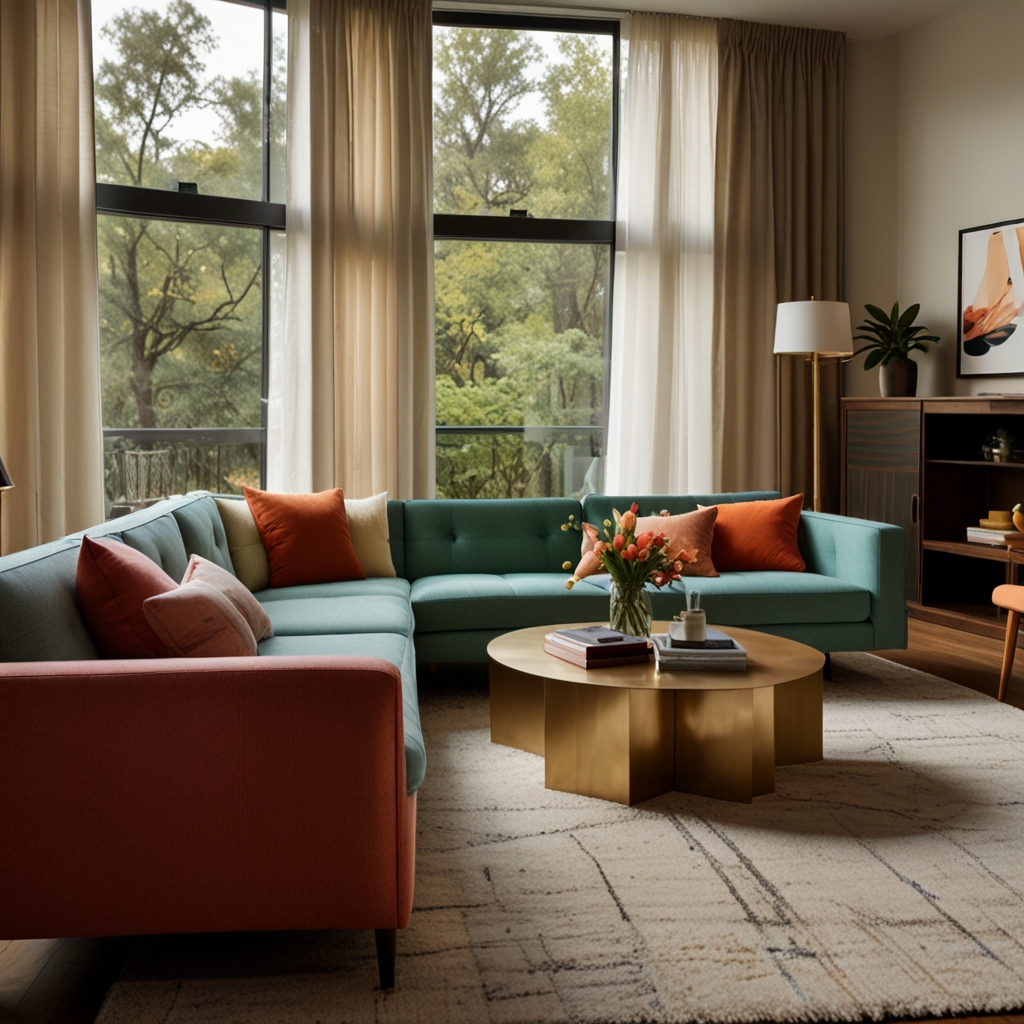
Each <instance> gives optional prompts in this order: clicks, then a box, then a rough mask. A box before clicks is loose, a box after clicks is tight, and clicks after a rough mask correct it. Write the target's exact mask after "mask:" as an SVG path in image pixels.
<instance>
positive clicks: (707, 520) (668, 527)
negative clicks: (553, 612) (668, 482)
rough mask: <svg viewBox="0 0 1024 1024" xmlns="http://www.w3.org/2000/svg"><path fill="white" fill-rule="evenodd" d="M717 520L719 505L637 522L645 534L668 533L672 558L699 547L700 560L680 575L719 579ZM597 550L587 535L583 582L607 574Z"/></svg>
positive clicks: (581, 569) (579, 576) (578, 573)
mask: <svg viewBox="0 0 1024 1024" xmlns="http://www.w3.org/2000/svg"><path fill="white" fill-rule="evenodd" d="M717 518H718V506H717V505H716V506H712V507H711V508H704V509H698V510H697V511H696V512H683V513H681V514H680V515H677V516H641V517H640V518H639V519H637V521H636V532H637V533H638V534H641V533H646V532H647V531H648V530H653V531H654V532H655V533H663V534H665V536H666V538H667V539H668V553H669V556H670V557H672V558H675V557H677V556H678V554H679V552H680V551H683V550H684V549H685V550H687V551H690V550H692V549H693V548H696V549H697V561H696V562H693V563H692V564H690V563H688V562H683V568H682V569H681V570H680V575H682V576H717V575H718V573H717V571H716V570H715V563H714V561H713V558H712V547H713V540H712V538H713V536H714V533H715V520H716V519H717ZM593 548H594V544H593V541H591V540H590V538H589V537H587V535H586V534H584V535H583V543H582V547H581V553H582V555H583V557H582V558H581V559H580V564H579V565H578V566H576V572H575V573H574V575H575V576H576V578H577V579H580V580H581V579H583V578H584V577H586V576H593V575H594V574H596V573H601V572H604V571H605V570H604V568H603V567H602V565H601V563H600V561H599V559H598V557H597V555H595V554H594V550H593Z"/></svg>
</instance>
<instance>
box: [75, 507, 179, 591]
mask: <svg viewBox="0 0 1024 1024" xmlns="http://www.w3.org/2000/svg"><path fill="white" fill-rule="evenodd" d="M115 522H116V520H115ZM85 532H86V536H89V537H93V538H97V539H98V538H99V537H101V536H104V535H105V536H107V537H109V538H111V539H112V540H118V539H120V540H121V541H123V542H124V543H125V544H127V545H128V547H130V548H134V549H135V550H136V551H139V552H141V553H142V554H144V555H145V556H146V557H147V558H148V559H149V560H150V561H151V562H156V564H157V565H158V566H160V568H161V569H163V571H164V572H165V573H167V575H168V576H170V577H171V579H172V580H174V582H175V583H180V582H181V577H182V576H184V575H185V569H186V567H187V566H188V555H187V554H186V553H185V543H184V541H182V539H181V530H180V529H179V527H178V522H177V520H176V519H175V518H174V516H172V515H163V516H158V517H157V518H155V519H152V520H150V522H148V523H142V524H141V525H140V526H133V527H131V528H130V529H127V530H126V529H119V530H111V531H109V532H106V533H105V534H103V533H101V531H100V530H99V529H95V530H86V531H85Z"/></svg>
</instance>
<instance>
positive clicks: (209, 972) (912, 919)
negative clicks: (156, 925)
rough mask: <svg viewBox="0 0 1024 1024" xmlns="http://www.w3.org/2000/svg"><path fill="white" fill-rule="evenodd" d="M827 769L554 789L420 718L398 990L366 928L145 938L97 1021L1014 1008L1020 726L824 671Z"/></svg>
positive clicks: (1021, 974)
mask: <svg viewBox="0 0 1024 1024" xmlns="http://www.w3.org/2000/svg"><path fill="white" fill-rule="evenodd" d="M834 661H835V677H836V682H834V683H832V684H826V687H827V689H826V704H825V752H826V760H825V761H824V762H823V763H821V764H816V765H802V766H799V767H792V768H782V769H778V770H777V772H776V788H777V791H776V793H775V794H773V795H770V796H766V797H760V798H758V799H757V800H755V802H754V804H753V805H752V806H746V805H734V804H726V803H720V802H716V801H712V800H706V799H701V798H696V797H688V796H683V795H681V794H669V795H667V796H665V797H661V798H659V799H657V800H654V801H651V802H649V803H646V804H641V805H639V806H638V807H634V808H624V807H619V806H617V805H614V804H608V803H603V802H601V801H597V800H591V799H587V798H584V797H574V796H568V795H564V794H560V793H552V792H549V791H548V790H546V789H544V787H543V778H544V775H543V763H542V761H541V759H540V758H538V757H535V756H533V755H530V754H525V753H521V752H519V751H515V750H510V749H508V748H504V747H496V746H492V745H491V744H490V743H489V742H488V732H487V700H486V695H485V694H484V693H483V692H481V691H480V690H479V689H476V690H472V689H467V688H462V689H451V690H449V691H448V692H446V693H443V694H431V693H430V692H429V691H428V692H426V693H425V694H424V696H423V701H422V704H423V719H424V732H425V734H426V737H427V750H428V769H427V781H426V783H425V785H424V786H423V789H422V791H421V794H420V805H419V806H420V836H419V856H418V869H417V888H416V909H415V910H414V911H413V917H412V921H411V923H410V926H409V928H408V929H407V930H406V931H405V932H404V933H400V934H399V947H398V948H399V958H398V988H397V990H396V991H395V992H394V993H390V994H387V995H385V994H382V993H381V992H379V991H376V990H375V982H376V967H375V961H374V952H373V936H372V935H371V934H369V933H359V932H327V933H288V934H264V935H244V936H207V937H195V936H186V937H171V938H157V939H149V940H145V941H144V942H143V943H142V944H141V945H140V947H139V949H138V951H137V953H136V954H135V956H134V957H133V959H132V961H131V962H130V963H129V964H128V966H127V967H126V969H125V971H124V973H123V975H122V977H121V979H120V980H119V981H118V982H117V983H116V984H115V986H114V988H113V989H112V990H111V992H110V995H109V997H108V999H107V1002H106V1004H105V1005H104V1008H103V1010H102V1012H101V1014H100V1018H99V1019H100V1021H101V1022H102V1024H128V1022H131V1024H148V1022H156V1021H161V1022H168V1024H185V1022H189V1024H191V1022H211V1024H242V1022H246V1024H270V1022H275V1024H276V1022H282V1024H314V1022H320V1024H341V1022H353V1024H355V1022H364V1021H365V1022H369V1021H375V1022H376V1021H379V1022H396V1024H397V1022H405V1021H409V1022H414V1021H422V1022H436V1024H441V1022H449V1021H452V1022H474V1024H476V1022H492V1021H493V1022H506V1021H507V1022H533V1021H538V1022H539V1021H565V1022H569V1021H574V1022H575V1021H580V1022H596V1021H609V1022H610V1021H666V1022H668V1021H689V1020H698V1021H721V1022H727V1021H760V1020H780V1021H796V1020H807V1019H832V1020H858V1019H861V1018H864V1017H870V1018H878V1017H881V1016H883V1015H885V1014H893V1015H899V1016H903V1015H921V1014H944V1013H950V1012H963V1011H984V1010H988V1011H995V1010H1006V1009H1011V1008H1016V1007H1021V1006H1024V714H1022V713H1021V712H1020V711H1017V710H1015V709H1013V708H1011V707H1007V706H1005V705H1000V704H997V703H996V702H995V701H994V700H992V699H990V698H987V697H983V696H980V695H978V694H976V693H973V692H971V691H969V690H966V689H963V688H961V687H959V686H955V685H953V684H952V683H948V682H944V681H942V680H940V679H936V678H935V677H933V676H927V675H923V674H921V673H917V672H913V671H911V670H909V669H904V668H901V667H900V666H897V665H894V664H892V663H890V662H886V661H882V660H880V659H877V658H874V657H871V656H869V655H846V656H837V657H836V658H835V659H834Z"/></svg>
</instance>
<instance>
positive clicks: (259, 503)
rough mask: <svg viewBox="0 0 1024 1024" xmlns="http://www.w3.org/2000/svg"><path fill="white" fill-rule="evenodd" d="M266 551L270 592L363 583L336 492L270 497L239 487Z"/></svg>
mask: <svg viewBox="0 0 1024 1024" xmlns="http://www.w3.org/2000/svg"><path fill="white" fill-rule="evenodd" d="M245 500H246V501H247V502H248V503H249V508H251V509H252V516H253V519H255V520H256V529H258V530H259V531H260V540H262V541H263V547H264V549H265V550H266V552H267V561H268V562H269V563H270V585H271V586H272V587H299V586H303V585H305V584H308V583H338V582H340V581H342V580H365V579H366V573H365V572H363V567H362V565H361V564H360V562H359V557H358V556H357V555H356V550H355V548H354V547H353V546H352V535H351V533H350V532H349V528H348V517H347V516H346V515H345V493H344V492H343V491H342V489H341V488H340V487H336V488H334V490H333V491H321V492H320V493H319V494H272V493H270V492H269V491H257V490H255V489H254V488H252V487H246V488H245Z"/></svg>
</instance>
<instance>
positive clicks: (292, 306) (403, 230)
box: [269, 0, 434, 498]
mask: <svg viewBox="0 0 1024 1024" xmlns="http://www.w3.org/2000/svg"><path fill="white" fill-rule="evenodd" d="M288 6H289V35H290V52H291V53H292V54H293V57H294V58H295V63H294V65H293V67H294V70H293V77H294V79H295V83H294V87H292V88H290V90H289V103H290V105H292V104H294V109H295V112H297V113H293V114H292V115H291V116H290V123H289V128H290V129H291V128H294V131H292V132H290V135H289V147H290V149H291V150H292V152H291V153H290V155H289V195H288V221H289V224H288V235H289V239H288V257H287V260H288V267H287V278H286V280H287V283H286V299H285V303H286V310H285V324H284V330H283V338H282V339H280V346H281V347H282V348H283V349H284V351H283V353H282V354H281V356H280V358H278V357H275V358H274V361H273V362H272V371H273V370H274V369H277V370H278V372H279V374H282V375H283V376H282V377H281V378H280V379H279V381H278V383H277V384H276V385H275V384H274V383H273V381H272V384H271V388H272V395H271V398H272V400H271V409H270V415H271V422H270V428H271V432H272V435H273V437H272V441H271V452H270V455H271V458H270V465H269V469H270V485H271V486H281V484H282V482H283V483H284V484H285V487H286V489H295V490H301V489H306V488H307V487H312V489H314V490H321V489H324V488H328V487H334V486H341V487H344V488H345V492H346V494H349V495H351V496H352V497H364V496H368V495H371V494H376V493H379V492H380V491H384V490H387V491H388V492H389V493H390V494H391V496H392V497H396V498H424V497H432V496H433V494H434V347H433V339H434V289H433V218H432V210H433V197H432V194H431V183H432V170H431V168H432V131H431V117H432V99H431V84H430V83H431V61H432V27H431V5H430V3H429V0H300V2H297V3H294V4H292V3H290V4H289V5H288ZM292 43H294V45H292ZM296 50H299V51H300V52H296ZM296 71H297V72H298V73H297V74H296V73H295V72H296ZM296 118H299V119H305V121H304V123H297V120H296ZM293 207H294V209H293ZM293 228H294V235H293ZM307 303H308V305H307ZM282 385H283V390H282ZM275 394H278V395H281V396H282V397H281V398H280V400H278V401H275V400H274V398H275ZM307 396H308V398H307ZM296 401H298V403H299V404H298V406H297V407H296V406H295V403H296ZM306 401H308V410H304V409H303V406H302V404H301V403H303V402H306ZM289 406H291V410H290V409H289ZM296 408H297V410H298V412H297V413H296ZM297 416H298V417H299V418H300V419H301V422H296V418H297ZM275 452H276V453H277V454H276V455H275ZM307 480H308V484H307Z"/></svg>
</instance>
